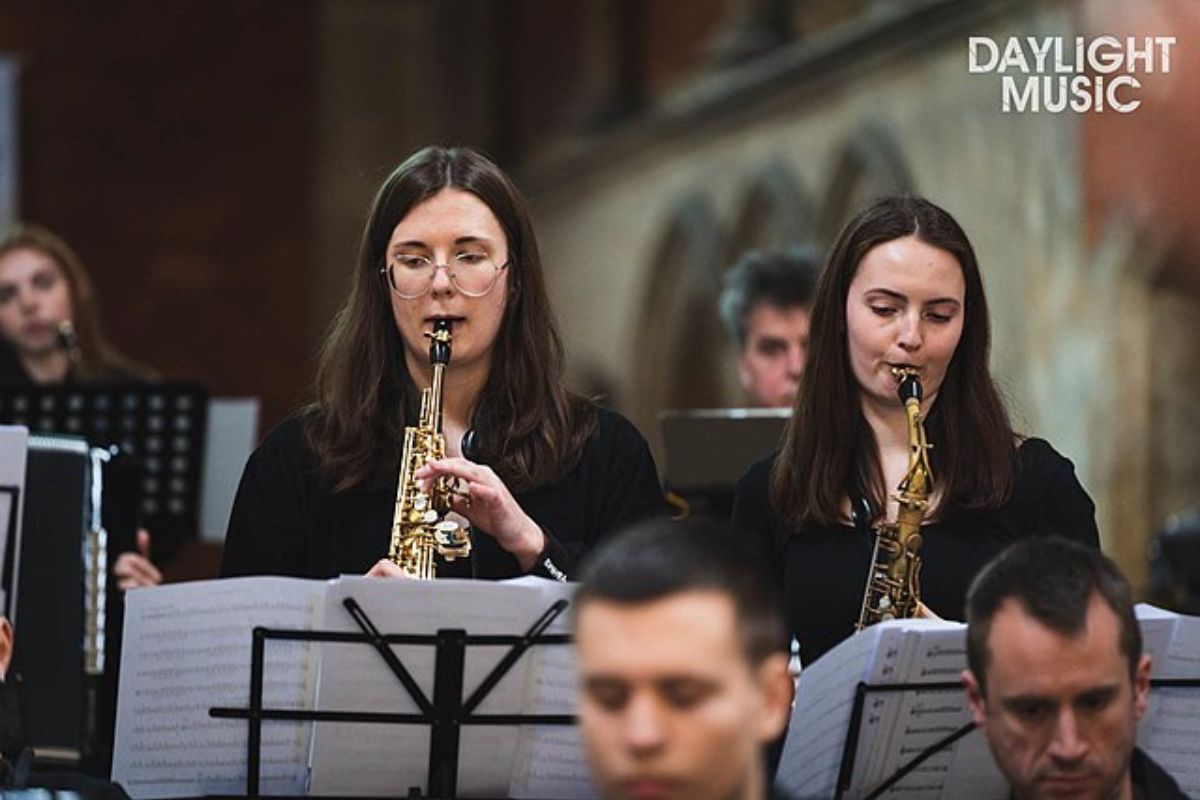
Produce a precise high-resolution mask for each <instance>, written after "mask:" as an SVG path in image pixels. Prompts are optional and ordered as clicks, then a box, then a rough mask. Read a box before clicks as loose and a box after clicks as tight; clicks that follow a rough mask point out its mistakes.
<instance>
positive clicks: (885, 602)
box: [855, 367, 933, 631]
mask: <svg viewBox="0 0 1200 800" xmlns="http://www.w3.org/2000/svg"><path fill="white" fill-rule="evenodd" d="M892 374H893V375H895V376H896V379H897V380H898V381H899V382H900V385H899V387H898V388H897V393H898V394H899V395H900V400H901V401H902V402H903V403H904V414H905V417H906V418H907V420H908V472H907V473H906V474H905V475H904V479H903V480H902V481H900V485H899V487H897V490H896V494H895V495H893V496H892V497H893V499H894V500H896V502H897V503H898V504H899V506H900V510H899V513H898V514H897V516H896V521H895V522H884V523H881V524H880V525H879V527H878V529H877V530H876V534H875V552H874V554H873V555H872V557H871V570H870V572H868V573H867V587H866V590H865V591H864V592H863V602H862V610H861V611H860V612H859V615H858V624H857V625H856V626H855V630H859V631H861V630H862V629H863V628H865V627H867V626H868V625H874V624H875V623H876V622H884V621H885V620H889V619H904V618H910V617H915V616H916V615H917V610H918V608H919V607H920V605H921V583H920V573H921V556H920V549H921V521H922V520H923V519H924V518H925V511H926V509H927V508H928V506H929V495H930V493H931V492H932V491H933V470H932V469H930V467H929V455H928V454H929V444H928V443H927V442H926V441H925V424H924V423H925V418H924V417H923V416H921V379H920V376H919V374H918V372H917V370H915V369H913V368H911V367H893V368H892Z"/></svg>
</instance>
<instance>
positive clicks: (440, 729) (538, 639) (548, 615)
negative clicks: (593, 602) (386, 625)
mask: <svg viewBox="0 0 1200 800" xmlns="http://www.w3.org/2000/svg"><path fill="white" fill-rule="evenodd" d="M342 604H343V605H344V606H345V608H346V610H347V611H348V612H349V613H350V615H351V616H352V617H353V618H354V621H355V623H356V624H357V625H358V627H359V629H360V631H361V633H343V632H340V631H302V630H293V629H279V628H261V627H259V628H255V629H254V631H253V633H252V634H251V636H252V643H251V654H250V707H249V708H229V707H221V706H217V707H214V708H210V709H209V715H210V716H212V717H215V718H218V719H244V720H246V721H247V722H248V723H249V735H248V737H247V743H246V796H247V797H257V796H258V792H259V771H260V766H261V749H262V724H263V722H267V721H272V720H276V721H278V720H286V721H291V722H296V721H300V722H303V721H313V722H315V721H325V722H360V723H376V724H378V723H386V724H392V725H428V726H429V729H430V730H429V745H430V746H429V767H428V770H427V776H426V781H427V786H428V793H427V794H425V795H421V794H420V789H419V788H418V787H410V788H409V789H408V794H407V795H406V796H407V797H410V798H420V797H426V798H430V799H431V800H432V799H434V798H436V800H452V799H453V798H455V797H457V796H458V795H457V783H458V750H459V747H458V746H459V733H460V730H461V728H462V726H463V725H574V724H575V717H574V716H572V715H569V714H476V713H475V709H477V708H478V707H479V705H480V704H481V703H482V702H483V701H484V700H485V699H486V698H487V696H488V694H489V693H490V692H491V691H492V689H493V688H495V687H496V685H497V684H498V683H499V682H500V681H501V679H502V678H503V677H504V676H505V675H506V674H507V673H508V671H509V670H510V669H512V667H513V666H514V665H515V664H516V663H517V661H518V660H519V659H520V658H521V656H522V655H524V654H525V652H526V651H527V650H528V649H529V648H530V647H533V646H536V645H562V644H569V643H570V641H571V637H570V636H568V635H565V634H546V633H545V630H546V628H548V627H549V626H550V624H551V623H552V622H554V620H555V619H557V618H558V616H559V615H560V614H561V613H562V612H563V611H564V610H565V609H566V608H567V605H568V601H566V600H557V601H555V602H554V603H553V604H551V605H550V607H549V608H547V609H546V611H545V612H544V613H543V614H542V615H541V616H540V617H539V618H538V619H537V621H535V622H534V623H533V625H532V626H530V628H529V630H528V631H526V632H525V634H524V635H522V636H499V635H483V636H471V635H469V634H467V632H466V631H465V630H461V629H441V630H439V631H438V632H437V633H436V634H434V635H432V636H429V635H408V634H383V633H381V632H380V631H379V629H378V628H376V627H375V624H374V623H373V622H371V619H370V618H369V617H368V616H367V614H366V612H364V611H363V609H362V607H361V606H360V605H359V604H358V603H357V602H356V601H355V600H354V598H352V597H348V598H346V599H345V600H343V601H342ZM269 639H275V640H281V641H306V642H343V643H364V644H370V645H373V646H374V647H375V650H376V651H377V652H378V653H379V656H380V657H381V658H382V659H383V660H384V662H385V663H386V664H387V665H388V668H389V669H390V670H391V671H392V673H393V674H394V675H395V676H396V678H397V680H399V681H400V684H401V685H402V686H403V687H404V689H405V691H406V692H407V693H408V695H409V697H410V698H412V701H413V702H414V703H415V704H416V706H417V708H418V709H419V710H420V711H419V713H416V714H394V713H378V712H368V711H317V710H315V709H305V710H293V709H272V708H264V707H263V664H264V659H265V648H266V642H267V640H269ZM393 644H405V645H425V646H432V647H434V648H436V651H435V652H436V655H435V662H434V664H435V667H434V681H433V700H432V702H431V701H430V700H429V699H428V698H427V697H426V696H425V693H424V692H422V691H421V687H419V686H418V685H417V683H416V681H415V680H413V678H412V675H411V674H410V673H409V671H408V670H407V669H406V668H405V667H404V664H402V663H401V661H400V659H399V658H398V657H397V656H396V654H395V652H394V651H393V650H392V649H391V647H389V645H393ZM470 645H475V646H483V647H486V646H493V647H494V646H508V647H509V651H508V652H507V653H506V654H505V655H504V657H503V658H502V659H500V661H499V663H497V664H496V666H495V667H493V668H492V670H491V672H489V673H488V674H487V676H486V677H485V678H484V679H483V681H482V682H481V683H480V684H479V687H478V688H477V689H476V690H475V691H474V692H473V693H472V694H471V696H470V697H468V698H467V699H465V700H464V699H463V666H464V664H465V662H466V649H467V647H468V646H470Z"/></svg>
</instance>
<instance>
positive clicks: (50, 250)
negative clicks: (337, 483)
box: [0, 222, 155, 381]
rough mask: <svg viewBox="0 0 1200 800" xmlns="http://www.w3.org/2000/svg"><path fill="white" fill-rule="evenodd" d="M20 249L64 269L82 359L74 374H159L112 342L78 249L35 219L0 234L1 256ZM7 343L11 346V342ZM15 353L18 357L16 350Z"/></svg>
mask: <svg viewBox="0 0 1200 800" xmlns="http://www.w3.org/2000/svg"><path fill="white" fill-rule="evenodd" d="M18 250H32V251H34V252H36V253H41V254H42V255H44V256H45V257H46V258H49V259H50V260H51V261H53V262H54V263H55V265H56V266H57V267H58V270H59V272H61V273H62V276H63V279H64V280H65V281H66V282H67V291H68V292H69V293H70V296H71V324H72V326H73V327H74V328H75V337H76V343H77V347H78V348H79V360H78V361H77V362H76V363H75V365H74V367H73V374H72V376H71V377H72V378H73V379H74V380H80V381H90V380H104V379H106V378H110V377H113V376H115V375H128V376H132V377H136V378H140V379H142V380H151V379H153V378H154V377H155V375H154V373H153V371H152V370H150V369H149V368H147V367H143V366H142V365H140V364H138V363H136V362H134V361H131V360H130V359H128V358H126V357H125V356H123V355H122V354H121V353H119V352H118V351H117V350H116V348H114V347H113V346H112V345H111V344H109V342H108V338H107V337H106V336H105V335H104V327H103V325H101V323H100V309H99V304H98V303H97V301H96V292H95V290H94V289H93V288H92V281H91V279H90V278H89V277H88V273H87V270H86V269H85V268H84V266H83V261H82V260H80V258H79V256H78V255H76V254H75V251H74V250H72V249H71V247H70V246H69V245H68V244H67V243H66V242H65V241H63V240H62V239H61V238H59V237H58V236H56V235H55V234H54V233H52V232H51V231H50V230H48V229H47V228H44V227H42V226H41V225H37V224H34V223H31V222H23V223H17V224H15V225H13V226H12V227H11V228H8V229H7V230H6V231H5V232H4V234H3V235H2V236H0V256H5V255H8V254H9V253H14V252H16V251H18ZM5 346H7V347H9V349H11V346H10V345H8V343H5ZM12 355H13V357H14V358H15V357H16V353H15V352H14V353H13V354H12Z"/></svg>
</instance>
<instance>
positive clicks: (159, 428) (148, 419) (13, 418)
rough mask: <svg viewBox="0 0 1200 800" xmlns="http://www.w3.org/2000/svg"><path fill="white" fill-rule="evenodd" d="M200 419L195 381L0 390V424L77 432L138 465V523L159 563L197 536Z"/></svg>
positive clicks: (204, 402) (202, 408)
mask: <svg viewBox="0 0 1200 800" xmlns="http://www.w3.org/2000/svg"><path fill="white" fill-rule="evenodd" d="M207 422H208V391H207V390H206V389H205V388H204V387H203V386H201V385H199V384H196V383H175V382H172V383H130V384H113V383H93V384H78V385H70V384H68V385H60V386H4V387H0V423H6V424H12V425H24V426H26V427H27V428H29V430H30V432H31V433H59V434H68V435H72V436H82V437H83V438H85V439H86V440H87V441H88V442H89V443H90V444H92V445H96V446H100V447H109V446H116V447H117V448H118V449H119V450H120V452H121V453H122V454H123V455H126V456H130V457H132V458H134V459H136V460H137V461H138V462H139V466H140V467H141V470H142V476H141V481H140V487H139V489H140V512H141V524H142V525H143V526H144V527H146V528H148V529H149V530H150V531H152V532H153V534H154V550H155V559H156V560H158V561H159V562H160V563H161V562H162V561H164V560H166V559H169V558H170V556H171V555H172V554H173V553H174V551H175V550H176V549H177V548H178V547H179V545H180V544H182V543H183V542H184V541H186V540H188V539H194V538H195V537H196V530H197V525H198V507H199V494H200V475H201V473H202V471H203V459H204V434H205V428H206V426H207ZM119 544H120V545H121V546H123V547H124V548H126V549H132V542H120V543H119Z"/></svg>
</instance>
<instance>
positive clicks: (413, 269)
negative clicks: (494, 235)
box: [379, 250, 511, 300]
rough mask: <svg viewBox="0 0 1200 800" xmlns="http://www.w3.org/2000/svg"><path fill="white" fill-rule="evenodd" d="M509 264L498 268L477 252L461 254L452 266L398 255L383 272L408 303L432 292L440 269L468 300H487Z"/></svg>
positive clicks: (485, 255) (422, 257)
mask: <svg viewBox="0 0 1200 800" xmlns="http://www.w3.org/2000/svg"><path fill="white" fill-rule="evenodd" d="M509 263H511V262H508V261H506V262H504V263H503V264H501V265H499V266H497V265H496V262H494V261H492V258H491V256H489V255H488V254H487V253H483V252H479V251H474V250H468V251H464V252H462V253H459V254H457V255H456V256H454V259H453V260H452V261H451V262H450V263H449V264H435V263H433V259H431V258H429V257H428V256H419V255H413V254H411V253H397V254H396V255H395V256H394V257H393V258H392V260H391V262H389V263H388V265H387V266H385V267H383V268H381V269H380V270H379V271H380V272H381V273H382V274H383V275H385V276H386V277H387V282H388V286H390V287H391V289H392V291H393V292H395V293H396V294H397V295H399V296H400V297H403V298H404V299H405V300H416V299H417V298H418V297H421V296H422V295H424V294H425V293H426V292H428V291H429V289H430V287H431V286H433V278H434V276H435V275H437V271H438V270H439V269H444V270H446V277H448V278H449V279H450V283H452V284H454V288H455V289H457V290H458V291H460V292H462V293H463V294H465V295H466V296H467V297H483V296H484V295H485V294H487V293H488V292H490V291H491V290H492V289H493V288H495V286H496V283H497V282H498V281H499V280H500V273H501V271H503V270H505V269H507V268H508V265H509Z"/></svg>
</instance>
